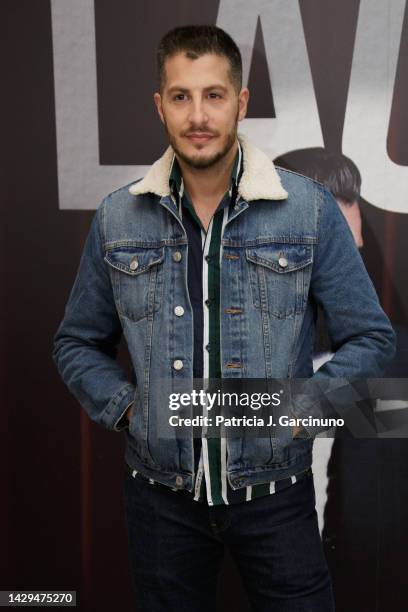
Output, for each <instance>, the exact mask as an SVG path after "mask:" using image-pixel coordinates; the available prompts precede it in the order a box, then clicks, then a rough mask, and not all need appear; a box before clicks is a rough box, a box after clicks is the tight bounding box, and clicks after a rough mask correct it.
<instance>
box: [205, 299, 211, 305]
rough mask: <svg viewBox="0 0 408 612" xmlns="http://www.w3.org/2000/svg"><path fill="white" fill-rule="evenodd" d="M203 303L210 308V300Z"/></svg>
mask: <svg viewBox="0 0 408 612" xmlns="http://www.w3.org/2000/svg"><path fill="white" fill-rule="evenodd" d="M204 303H205V305H206V306H210V304H211V303H212V299H211V298H208V300H205V302H204Z"/></svg>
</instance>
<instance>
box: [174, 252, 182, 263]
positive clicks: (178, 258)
mask: <svg viewBox="0 0 408 612" xmlns="http://www.w3.org/2000/svg"><path fill="white" fill-rule="evenodd" d="M181 257H182V256H181V253H180V251H175V252H174V253H173V260H174V261H177V262H179V261H181Z"/></svg>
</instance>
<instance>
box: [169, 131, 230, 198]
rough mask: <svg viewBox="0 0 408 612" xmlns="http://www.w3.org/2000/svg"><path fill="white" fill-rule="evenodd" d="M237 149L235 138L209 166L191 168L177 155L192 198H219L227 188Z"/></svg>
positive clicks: (185, 185)
mask: <svg viewBox="0 0 408 612" xmlns="http://www.w3.org/2000/svg"><path fill="white" fill-rule="evenodd" d="M237 150H238V140H235V143H234V145H233V146H232V147H231V149H230V151H228V153H227V154H226V155H225V156H224V157H223V158H222V159H220V160H219V161H218V162H217V163H216V164H214V165H213V166H210V167H209V168H192V167H191V166H189V165H188V164H186V163H185V162H184V161H183V160H182V159H179V157H177V161H178V163H179V165H180V169H181V173H182V176H183V181H184V187H185V189H186V191H187V193H188V194H189V196H190V197H191V198H192V199H193V200H195V199H196V200H212V199H214V198H215V199H217V198H218V199H219V198H220V197H221V196H223V195H224V193H225V192H226V191H227V190H228V189H229V186H230V180H231V172H232V168H233V165H234V160H235V156H236V154H237Z"/></svg>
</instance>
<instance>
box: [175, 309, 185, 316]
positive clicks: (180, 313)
mask: <svg viewBox="0 0 408 612" xmlns="http://www.w3.org/2000/svg"><path fill="white" fill-rule="evenodd" d="M174 314H175V315H176V316H177V317H182V316H183V314H184V308H183V307H182V306H176V307H175V309H174Z"/></svg>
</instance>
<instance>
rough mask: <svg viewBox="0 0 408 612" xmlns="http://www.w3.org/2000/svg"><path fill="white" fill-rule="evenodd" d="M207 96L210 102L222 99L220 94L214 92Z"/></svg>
mask: <svg viewBox="0 0 408 612" xmlns="http://www.w3.org/2000/svg"><path fill="white" fill-rule="evenodd" d="M208 96H209V97H210V98H211V100H217V99H219V98H221V97H222V96H221V94H219V93H217V92H215V91H212V92H211V93H209V94H208Z"/></svg>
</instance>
